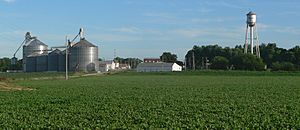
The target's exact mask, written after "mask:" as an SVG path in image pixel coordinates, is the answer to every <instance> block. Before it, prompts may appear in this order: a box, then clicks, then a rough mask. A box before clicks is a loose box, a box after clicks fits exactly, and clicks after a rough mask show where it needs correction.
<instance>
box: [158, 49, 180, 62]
mask: <svg viewBox="0 0 300 130" xmlns="http://www.w3.org/2000/svg"><path fill="white" fill-rule="evenodd" d="M160 60H161V61H162V62H167V63H175V62H176V61H177V55H176V54H172V53H171V52H164V53H163V54H162V55H161V56H160Z"/></svg>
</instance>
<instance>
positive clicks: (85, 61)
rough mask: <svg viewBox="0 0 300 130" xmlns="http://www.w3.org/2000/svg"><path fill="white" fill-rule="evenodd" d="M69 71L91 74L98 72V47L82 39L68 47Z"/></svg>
mask: <svg viewBox="0 0 300 130" xmlns="http://www.w3.org/2000/svg"><path fill="white" fill-rule="evenodd" d="M69 50H70V62H69V63H70V66H69V69H70V70H71V71H84V72H92V71H98V69H99V67H97V66H98V64H99V63H98V47H97V46H95V45H93V44H92V43H90V42H88V41H87V40H86V39H84V38H82V39H80V41H79V42H78V43H76V44H74V45H73V46H72V47H70V49H69Z"/></svg>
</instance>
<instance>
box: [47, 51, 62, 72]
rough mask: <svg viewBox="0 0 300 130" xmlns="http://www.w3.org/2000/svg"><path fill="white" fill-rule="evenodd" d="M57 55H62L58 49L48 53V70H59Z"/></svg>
mask: <svg viewBox="0 0 300 130" xmlns="http://www.w3.org/2000/svg"><path fill="white" fill-rule="evenodd" d="M59 55H62V52H61V51H60V50H58V49H56V50H54V51H52V52H50V53H49V55H48V71H56V72H57V71H59V70H58V61H59Z"/></svg>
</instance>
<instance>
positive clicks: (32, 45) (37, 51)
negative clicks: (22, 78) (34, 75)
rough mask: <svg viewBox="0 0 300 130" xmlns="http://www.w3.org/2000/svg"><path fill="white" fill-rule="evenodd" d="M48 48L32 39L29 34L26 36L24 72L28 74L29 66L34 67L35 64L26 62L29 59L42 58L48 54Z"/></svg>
mask: <svg viewBox="0 0 300 130" xmlns="http://www.w3.org/2000/svg"><path fill="white" fill-rule="evenodd" d="M47 50H48V46H47V45H46V44H45V43H43V42H41V41H40V40H38V39H37V38H36V37H31V35H30V33H29V32H27V33H26V35H25V45H24V46H23V70H24V71H25V72H27V69H26V68H27V66H32V64H31V63H33V62H26V60H27V57H29V56H31V57H33V56H41V55H47V54H48V51H47Z"/></svg>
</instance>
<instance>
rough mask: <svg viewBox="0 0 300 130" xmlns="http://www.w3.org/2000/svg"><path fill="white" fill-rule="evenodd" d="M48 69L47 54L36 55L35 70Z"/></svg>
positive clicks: (43, 70) (42, 70)
mask: <svg viewBox="0 0 300 130" xmlns="http://www.w3.org/2000/svg"><path fill="white" fill-rule="evenodd" d="M47 70H48V55H40V56H37V57H36V71H37V72H45V71H47Z"/></svg>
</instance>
